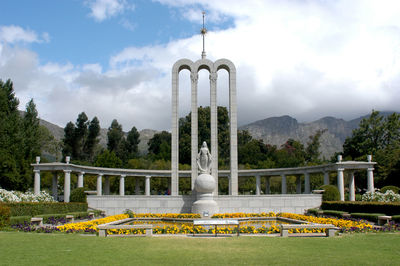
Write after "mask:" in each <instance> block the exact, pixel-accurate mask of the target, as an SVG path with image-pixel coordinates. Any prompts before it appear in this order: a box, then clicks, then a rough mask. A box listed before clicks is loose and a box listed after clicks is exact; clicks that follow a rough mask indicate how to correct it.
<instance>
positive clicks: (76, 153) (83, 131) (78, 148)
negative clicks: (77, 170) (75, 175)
mask: <svg viewBox="0 0 400 266" xmlns="http://www.w3.org/2000/svg"><path fill="white" fill-rule="evenodd" d="M87 135H88V117H87V115H86V114H85V112H82V113H80V114H79V115H78V118H77V119H76V123H75V131H74V149H73V153H72V157H73V158H74V159H75V160H84V159H85V155H84V153H83V148H84V145H85V141H86V137H87Z"/></svg>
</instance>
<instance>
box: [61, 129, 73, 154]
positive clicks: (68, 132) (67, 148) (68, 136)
mask: <svg viewBox="0 0 400 266" xmlns="http://www.w3.org/2000/svg"><path fill="white" fill-rule="evenodd" d="M74 142H75V125H74V123H72V122H68V123H67V125H66V126H65V128H64V138H63V145H64V147H63V151H62V154H63V160H64V159H65V157H66V156H71V155H72V154H73V150H74V147H75V143H74Z"/></svg>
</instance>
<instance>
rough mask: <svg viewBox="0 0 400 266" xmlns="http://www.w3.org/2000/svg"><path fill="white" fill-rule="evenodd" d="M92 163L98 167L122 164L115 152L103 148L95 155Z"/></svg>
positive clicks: (112, 166)
mask: <svg viewBox="0 0 400 266" xmlns="http://www.w3.org/2000/svg"><path fill="white" fill-rule="evenodd" d="M94 165H95V166H98V167H109V168H120V167H121V166H122V161H121V159H120V158H118V156H117V155H116V154H115V152H113V151H109V150H104V151H103V152H102V153H100V154H99V155H98V156H97V158H96V162H95V164H94Z"/></svg>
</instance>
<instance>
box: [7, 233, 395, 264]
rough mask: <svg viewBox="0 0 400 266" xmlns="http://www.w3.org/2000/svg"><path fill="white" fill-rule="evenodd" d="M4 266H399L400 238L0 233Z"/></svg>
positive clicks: (380, 235)
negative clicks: (107, 235)
mask: <svg viewBox="0 0 400 266" xmlns="http://www.w3.org/2000/svg"><path fill="white" fill-rule="evenodd" d="M0 254H1V255H0V264H1V265H100V264H101V265H242V264H247V265H266V264H283V265H399V264H400V234H399V233H377V234H375V233H369V234H354V235H344V236H340V237H333V238H325V237H318V238H317V237H308V238H298V237H295V238H280V237H248V236H241V237H239V238H237V237H230V238H217V239H209V238H191V237H152V238H146V237H130V238H119V237H118V238H117V237H108V238H100V237H96V236H87V235H86V236H85V235H78V234H38V233H19V232H0Z"/></svg>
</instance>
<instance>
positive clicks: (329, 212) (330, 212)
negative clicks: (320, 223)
mask: <svg viewBox="0 0 400 266" xmlns="http://www.w3.org/2000/svg"><path fill="white" fill-rule="evenodd" d="M344 213H346V212H344V211H334V210H324V215H330V216H335V217H342V214H344Z"/></svg>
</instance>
